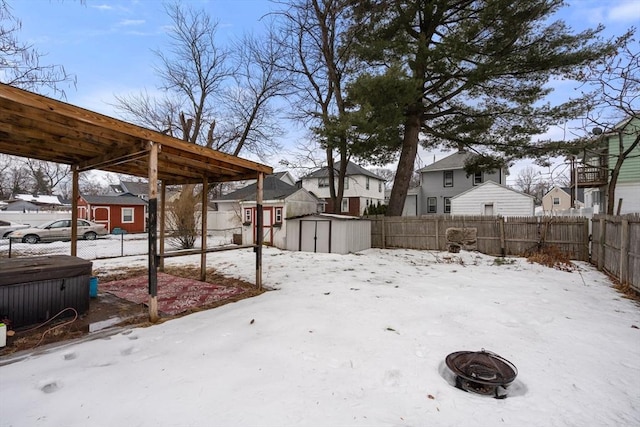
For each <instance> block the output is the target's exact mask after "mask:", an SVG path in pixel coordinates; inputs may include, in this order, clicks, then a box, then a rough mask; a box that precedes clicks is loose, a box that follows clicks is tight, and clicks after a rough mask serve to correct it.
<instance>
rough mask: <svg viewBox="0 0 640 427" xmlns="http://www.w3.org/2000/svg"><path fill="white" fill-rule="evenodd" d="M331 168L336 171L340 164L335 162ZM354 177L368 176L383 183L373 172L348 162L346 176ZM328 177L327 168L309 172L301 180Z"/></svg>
mask: <svg viewBox="0 0 640 427" xmlns="http://www.w3.org/2000/svg"><path fill="white" fill-rule="evenodd" d="M333 167H334V169H335V170H336V171H338V170H339V169H340V162H335V163H334V164H333ZM354 175H364V176H368V177H371V178H375V179H379V180H381V181H384V178H382V177H380V176H378V175H376V174H375V173H373V172H369V171H368V170H366V169H365V168H363V167H362V166H358V165H356V164H355V163H353V162H349V163H347V173H346V176H354ZM327 176H329V168H328V167H327V166H325V167H323V168H320V169H318V170H316V171H314V172H311V173H310V174H309V175H307V176H304V177H303V178H302V179H307V178H324V177H327Z"/></svg>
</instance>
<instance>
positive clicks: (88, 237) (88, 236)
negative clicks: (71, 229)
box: [84, 231, 97, 240]
mask: <svg viewBox="0 0 640 427" xmlns="http://www.w3.org/2000/svg"><path fill="white" fill-rule="evenodd" d="M96 237H97V234H96V233H94V232H93V231H89V232H88V233H84V238H85V240H96Z"/></svg>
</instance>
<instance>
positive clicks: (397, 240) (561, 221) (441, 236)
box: [369, 215, 589, 261]
mask: <svg viewBox="0 0 640 427" xmlns="http://www.w3.org/2000/svg"><path fill="white" fill-rule="evenodd" d="M369 219H370V220H371V221H372V222H371V245H372V246H373V247H377V248H407V249H426V250H446V249H447V242H446V231H447V229H448V228H452V227H454V228H475V229H476V230H477V250H478V251H479V252H482V253H484V254H487V255H494V256H501V255H524V254H526V253H527V252H529V251H532V250H535V249H536V248H537V247H538V246H539V245H541V244H547V245H553V246H556V247H558V248H559V249H560V250H561V251H562V252H564V253H566V254H567V255H569V257H570V258H571V259H575V260H579V261H588V260H589V220H588V219H587V218H583V217H500V216H498V217H494V216H450V215H430V216H424V217H383V216H377V217H369Z"/></svg>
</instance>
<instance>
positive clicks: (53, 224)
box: [36, 220, 69, 228]
mask: <svg viewBox="0 0 640 427" xmlns="http://www.w3.org/2000/svg"><path fill="white" fill-rule="evenodd" d="M63 227H69V221H67V220H56V221H49V222H45V223H44V224H40V225H38V226H36V228H63Z"/></svg>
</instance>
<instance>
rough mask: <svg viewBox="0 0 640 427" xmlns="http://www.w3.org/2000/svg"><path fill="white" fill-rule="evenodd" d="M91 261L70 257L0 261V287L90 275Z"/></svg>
mask: <svg viewBox="0 0 640 427" xmlns="http://www.w3.org/2000/svg"><path fill="white" fill-rule="evenodd" d="M92 265H93V264H92V263H91V261H87V260H85V259H82V258H78V257H74V256H70V255H47V256H39V257H29V258H10V259H0V286H8V285H14V284H17V283H28V282H38V281H42V280H53V279H63V278H68V277H76V276H90V275H91V267H92Z"/></svg>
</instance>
